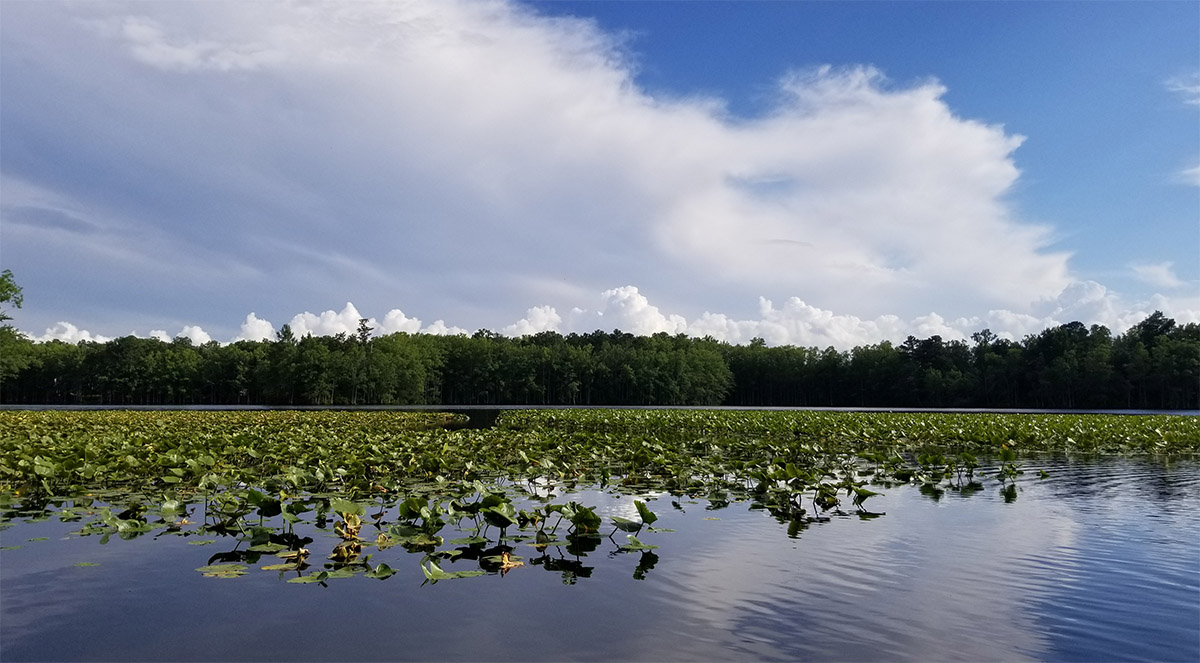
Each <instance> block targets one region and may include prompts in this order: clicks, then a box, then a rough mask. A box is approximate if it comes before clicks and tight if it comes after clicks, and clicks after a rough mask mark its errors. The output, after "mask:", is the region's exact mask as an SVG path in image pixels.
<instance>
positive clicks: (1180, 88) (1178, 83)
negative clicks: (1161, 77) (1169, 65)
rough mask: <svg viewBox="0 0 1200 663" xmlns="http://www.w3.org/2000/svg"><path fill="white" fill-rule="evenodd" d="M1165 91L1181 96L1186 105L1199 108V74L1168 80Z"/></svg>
mask: <svg viewBox="0 0 1200 663" xmlns="http://www.w3.org/2000/svg"><path fill="white" fill-rule="evenodd" d="M1167 89H1169V90H1171V91H1172V92H1177V93H1179V94H1181V95H1183V98H1184V101H1186V102H1187V103H1189V104H1192V105H1195V106H1200V72H1197V73H1194V74H1189V75H1186V76H1175V77H1173V78H1170V79H1168V80H1167Z"/></svg>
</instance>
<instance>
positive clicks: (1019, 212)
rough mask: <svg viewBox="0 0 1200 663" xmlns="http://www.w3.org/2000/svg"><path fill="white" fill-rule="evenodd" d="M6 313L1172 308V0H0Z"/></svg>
mask: <svg viewBox="0 0 1200 663" xmlns="http://www.w3.org/2000/svg"><path fill="white" fill-rule="evenodd" d="M0 267H2V268H4V269H11V270H12V271H13V273H14V276H15V278H16V281H17V283H18V284H19V285H21V286H22V288H23V289H24V306H23V307H22V308H21V309H20V310H18V311H11V310H10V311H9V313H10V314H14V320H13V323H14V324H15V325H16V326H17V327H18V328H19V329H21V330H23V331H24V332H26V333H27V334H28V335H30V336H31V337H33V338H36V339H42V340H48V339H54V338H57V339H62V340H67V341H78V340H106V339H109V338H114V337H118V336H123V335H127V334H135V335H138V336H156V337H160V338H164V339H169V338H173V337H176V336H186V337H188V338H191V339H192V340H193V341H195V342H206V341H209V340H216V341H219V342H229V341H233V340H239V339H265V338H274V333H275V330H277V329H279V328H280V327H281V326H282V325H283V324H290V325H291V327H292V329H293V330H294V331H296V332H297V333H299V334H301V335H303V334H306V333H312V334H318V335H320V334H334V333H338V332H341V331H346V332H353V331H354V329H355V328H356V327H357V325H358V320H359V318H367V319H369V320H370V324H371V325H372V327H373V328H374V329H375V333H376V334H384V333H391V332H396V331H406V332H418V331H423V332H429V333H464V332H465V333H471V332H473V331H475V330H478V329H489V330H491V331H495V332H499V333H502V334H506V335H510V336H519V335H522V334H530V333H537V332H539V331H545V330H553V331H558V332H561V333H569V332H589V331H592V330H595V329H602V330H605V331H611V330H613V329H621V330H623V331H629V332H633V333H637V334H651V333H656V332H668V333H671V334H678V333H685V334H689V335H693V336H704V335H710V336H713V337H714V338H717V339H720V340H725V341H729V342H731V343H746V342H748V341H749V340H750V339H752V338H755V337H761V338H764V339H765V340H766V341H767V342H768V343H770V344H772V345H784V344H791V345H801V346H817V347H826V346H829V345H832V346H835V347H838V348H840V349H849V348H850V347H853V346H856V345H866V344H873V343H876V342H879V341H882V340H890V341H893V342H900V341H903V339H904V338H905V337H907V336H908V335H915V336H917V337H919V338H926V337H928V336H931V335H934V334H939V335H941V336H942V337H943V338H945V339H964V340H966V339H969V338H970V335H971V334H972V333H973V332H975V331H979V330H981V329H984V328H989V329H991V330H992V331H993V332H995V333H997V334H999V335H1000V336H1002V337H1007V338H1012V339H1018V340H1019V339H1021V338H1023V337H1024V336H1026V335H1028V334H1033V333H1037V332H1039V331H1041V330H1042V329H1045V328H1046V327H1049V326H1053V325H1058V324H1064V323H1067V322H1071V321H1075V320H1078V321H1081V322H1084V323H1085V324H1089V325H1090V324H1103V325H1106V326H1108V327H1109V328H1110V329H1112V330H1113V331H1114V333H1120V332H1121V331H1123V330H1124V329H1127V328H1128V327H1129V326H1131V325H1132V324H1135V323H1137V322H1138V321H1140V320H1142V319H1143V318H1145V317H1146V316H1147V315H1148V314H1149V313H1151V312H1153V311H1154V310H1161V311H1163V312H1164V313H1166V314H1167V315H1169V316H1171V317H1173V318H1175V319H1176V320H1177V321H1178V322H1181V323H1182V322H1200V3H1196V2H1191V1H1182V2H1171V1H1169V0H1163V1H1158V2H1121V1H1113V2H1099V1H1096V2H1086V1H1084V2H1054V1H1047V2H1018V1H1010V2H837V1H828V2H786V1H785V2H751V1H743V2H735V1H731V2H682V1H677V2H670V1H660V2H636V1H630V2H516V1H465V0H463V1H460V0H437V1H434V2H420V1H413V2H402V1H396V2H381V3H367V2H345V3H338V2H275V1H270V0H263V1H259V2H252V3H247V2H222V1H220V0H206V1H203V2H200V1H196V2H188V1H186V0H179V1H175V2H156V3H155V2H113V1H106V0H98V1H96V2H65V3H59V2H54V1H52V0H47V1H38V2H33V1H22V0H0Z"/></svg>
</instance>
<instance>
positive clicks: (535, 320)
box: [500, 306, 563, 336]
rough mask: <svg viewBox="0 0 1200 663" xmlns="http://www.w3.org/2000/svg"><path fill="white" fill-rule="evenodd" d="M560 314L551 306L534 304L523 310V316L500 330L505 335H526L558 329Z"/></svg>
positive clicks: (561, 320) (560, 323)
mask: <svg viewBox="0 0 1200 663" xmlns="http://www.w3.org/2000/svg"><path fill="white" fill-rule="evenodd" d="M562 322H563V319H562V316H560V315H559V314H558V311H555V310H554V307H553V306H535V307H533V308H531V309H529V310H528V311H526V312H525V317H524V318H521V319H520V320H518V321H517V322H514V323H513V324H511V325H508V326H507V327H504V328H503V329H501V330H500V333H501V334H504V335H505V336H528V335H531V334H537V333H538V332H544V331H559V327H560V325H562Z"/></svg>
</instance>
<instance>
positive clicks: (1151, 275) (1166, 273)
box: [1130, 262, 1184, 289]
mask: <svg viewBox="0 0 1200 663" xmlns="http://www.w3.org/2000/svg"><path fill="white" fill-rule="evenodd" d="M1174 266H1175V263H1172V262H1161V263H1145V264H1138V265H1130V269H1131V270H1132V271H1133V275H1134V277H1135V278H1137V279H1138V280H1139V281H1142V282H1144V283H1146V284H1149V285H1151V286H1154V287H1156V288H1168V289H1174V288H1179V287H1182V286H1183V285H1184V282H1183V281H1182V280H1180V279H1179V277H1178V276H1176V275H1175V271H1174Z"/></svg>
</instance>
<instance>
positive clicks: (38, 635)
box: [0, 458, 1200, 661]
mask: <svg viewBox="0 0 1200 663" xmlns="http://www.w3.org/2000/svg"><path fill="white" fill-rule="evenodd" d="M1025 468H1026V474H1025V475H1023V476H1022V477H1021V478H1020V480H1019V482H1018V485H1019V487H1020V491H1019V493H1018V496H1017V499H1015V500H1013V501H1006V500H1005V499H1004V498H1003V496H1002V495H1001V493H1000V488H999V486H998V485H997V484H996V483H995V482H994V481H990V480H989V481H988V482H986V483H985V488H984V490H982V491H979V492H977V493H975V494H973V495H970V496H969V497H966V496H962V495H959V494H957V493H955V492H953V491H947V492H946V493H944V494H942V495H941V496H940V497H939V498H934V497H932V496H930V495H927V494H922V493H921V492H920V491H919V490H918V489H917V488H916V487H914V486H908V485H904V486H896V487H892V488H887V489H882V492H883V493H884V494H883V495H881V496H877V497H872V498H870V500H869V501H868V502H867V504H866V506H868V507H869V508H870V509H871V510H872V511H875V512H886V515H884V516H881V517H878V518H873V519H869V520H864V519H860V518H859V517H857V516H855V515H846V516H834V517H832V518H831V519H830V520H829V521H828V522H820V523H813V524H810V525H809V526H808V527H806V528H804V529H802V530H799V531H797V532H793V534H794V536H789V532H788V527H787V526H786V525H785V524H781V523H779V522H777V521H776V520H775V519H774V518H772V517H771V516H770V515H768V514H767V513H766V512H764V511H760V510H751V509H750V508H749V504H748V503H746V502H740V503H739V502H735V503H732V504H729V505H728V506H727V507H725V508H720V509H712V508H711V507H712V506H713V505H712V504H709V503H707V502H705V501H703V500H688V499H686V498H673V497H671V496H670V495H658V496H653V495H651V496H642V498H643V499H647V502H646V503H647V505H648V506H649V508H650V509H651V510H653V511H654V512H655V513H656V514H658V516H659V520H658V521H657V522H656V523H654V524H655V526H657V527H660V528H669V529H672V530H674V531H673V532H642V533H640V534H639V539H640V540H641V541H642V542H643V543H646V544H651V545H655V546H658V548H656V549H654V550H651V551H648V552H622V551H620V549H619V544H624V543H627V541H626V540H625V538H624V535H623V533H620V532H618V533H617V534H616V535H615V536H614V537H613V538H612V540H610V539H608V538H604V539H602V540H600V541H599V544H598V546H597V547H596V548H595V550H592V551H590V552H587V553H586V554H583V555H577V554H571V553H570V552H568V551H566V550H564V548H563V547H560V546H551V547H550V548H549V549H547V550H546V551H545V553H541V552H538V551H536V550H535V549H534V548H533V547H532V546H531V545H530V544H529V543H528V542H526V543H521V542H515V543H514V544H513V547H514V551H513V554H514V555H516V556H518V557H520V558H521V559H522V561H524V562H525V565H524V566H521V567H517V568H514V569H512V570H510V571H508V572H507V573H506V574H503V575H501V574H499V573H490V574H488V575H482V576H477V577H470V578H461V579H452V580H443V581H440V582H437V583H436V584H428V583H426V584H423V583H424V582H425V577H424V574H423V571H422V570H421V567H420V566H419V563H420V561H421V559H422V558H423V555H421V554H413V553H408V552H406V551H405V550H404V549H403V548H400V547H396V548H389V549H387V550H381V551H375V559H374V560H373V561H375V562H378V561H386V562H387V563H388V564H389V565H390V566H392V567H394V568H395V569H396V570H397V573H396V575H393V576H391V577H390V578H387V579H385V580H375V579H370V578H366V577H362V576H361V575H360V576H356V577H352V578H344V579H335V580H329V581H328V582H327V583H326V584H325V585H320V584H290V583H287V582H285V580H286V578H288V577H295V575H296V574H295V573H292V574H281V573H280V572H274V571H263V570H260V568H259V567H261V566H263V565H268V564H272V563H275V562H278V561H279V560H278V559H276V558H274V557H272V556H270V555H264V556H263V558H262V559H261V560H260V561H259V562H258V563H257V564H254V563H251V564H249V565H248V566H249V569H248V572H247V574H246V575H244V576H240V577H234V578H228V579H222V578H208V577H204V576H203V575H202V574H201V573H198V572H197V571H196V569H197V568H198V567H202V566H204V565H206V564H208V563H209V561H210V559H211V558H212V557H213V556H214V554H217V553H221V552H223V551H228V550H231V549H234V550H236V549H237V548H238V545H239V544H238V543H237V542H236V541H235V540H234V539H233V538H232V537H213V536H212V535H197V536H170V535H168V536H159V537H157V538H155V537H154V535H153V534H149V535H145V536H141V537H137V538H134V539H131V540H120V539H118V538H116V537H113V538H112V539H111V540H110V541H108V542H107V543H106V544H103V545H102V544H100V542H99V537H97V536H79V535H76V534H74V532H78V531H79V530H80V527H81V523H80V522H59V521H58V520H57V519H56V518H53V517H51V518H49V519H46V520H41V521H38V522H29V521H26V520H23V519H14V520H12V521H10V522H9V523H8V525H9V526H8V527H7V528H5V529H4V530H3V531H2V532H0V548H3V550H0V659H3V660H4V661H84V660H86V661H96V660H108V661H116V660H120V661H151V660H154V661H329V660H359V661H375V660H381V661H383V660H589V661H590V660H752V659H753V660H820V661H825V660H855V661H867V660H922V661H924V660H962V661H979V660H1053V661H1099V660H1151V661H1196V660H1200V518H1197V512H1198V510H1200V463H1197V462H1195V461H1186V462H1175V463H1170V462H1162V461H1151V460H1128V459H1122V460H1113V459H1086V460H1068V459H1062V458H1059V459H1041V460H1039V459H1035V458H1027V459H1026V460H1025ZM1040 469H1045V470H1047V471H1048V472H1049V473H1050V476H1049V477H1048V478H1044V479H1038V478H1037V476H1038V470H1040ZM566 497H567V498H568V499H573V500H576V501H579V502H581V503H583V504H585V505H589V506H596V507H597V511H598V512H600V513H601V514H603V515H605V516H606V523H607V517H608V516H614V515H617V516H624V517H630V518H635V519H636V517H637V516H636V511H635V509H634V506H633V499H635V498H634V497H631V496H628V495H620V494H616V493H612V492H604V491H584V492H579V493H574V494H571V495H569V496H566ZM672 501H675V502H677V506H673V505H672ZM368 529H369V528H364V534H366V533H367V530H368ZM452 529H453V528H447V530H446V531H445V532H443V535H446V534H449V533H450V531H451V530H452ZM610 529H611V526H610V525H607V524H606V526H605V527H604V531H605V533H607V532H608V531H609V530H610ZM308 534H309V535H310V536H313V538H314V542H313V543H312V544H309V546H308V547H309V548H311V549H312V550H313V554H314V561H316V562H317V566H318V567H319V566H320V562H321V561H322V560H321V559H320V558H321V557H323V556H324V554H327V552H328V550H329V549H330V548H331V547H332V546H333V544H334V543H335V542H336V540H334V539H333V538H332V533H331V532H330V531H328V530H317V529H315V528H311V526H310V529H309V531H308ZM204 538H208V539H212V538H216V541H214V542H213V543H211V544H208V545H195V543H196V542H197V541H198V540H202V539H204ZM447 538H450V537H449V536H447ZM240 545H241V547H242V548H245V545H246V544H240ZM454 547H455V546H454V545H453V544H450V543H449V542H447V543H446V544H445V545H443V546H441V548H443V549H453V548H454ZM574 552H579V551H574ZM79 564H86V565H85V566H79ZM443 568H444V569H445V570H446V571H460V570H466V569H479V568H480V566H479V563H478V562H473V561H470V560H466V559H462V558H459V559H458V561H456V562H451V561H449V560H447V561H445V562H443Z"/></svg>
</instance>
